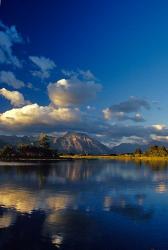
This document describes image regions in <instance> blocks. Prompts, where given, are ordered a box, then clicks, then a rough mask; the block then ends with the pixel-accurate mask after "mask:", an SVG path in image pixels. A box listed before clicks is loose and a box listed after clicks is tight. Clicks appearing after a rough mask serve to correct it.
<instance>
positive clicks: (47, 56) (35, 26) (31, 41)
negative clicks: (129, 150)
mask: <svg viewBox="0 0 168 250" xmlns="http://www.w3.org/2000/svg"><path fill="white" fill-rule="evenodd" d="M167 11H168V3H167V1H147V0H146V1H142V0H141V1H139V0H138V1H110V0H104V1H101V0H98V1H88V0H85V1H79V0H78V1H77V0H74V1H73V0H72V1H64V0H62V1H57V0H50V1H47V0H43V1H38V0H37V1H33V0H29V1H19V0H13V1H10V0H2V3H1V7H0V20H1V24H0V104H1V105H0V132H1V134H2V133H7V134H10V133H12V134H13V133H16V134H31V133H39V132H41V131H43V130H45V131H46V132H47V133H57V132H65V131H68V130H75V131H82V132H87V133H89V134H91V135H93V136H97V137H99V138H100V140H102V141H103V142H105V143H107V144H110V145H114V144H118V143H120V142H125V141H129V142H134V141H139V142H141V143H145V142H147V141H150V140H152V139H157V140H163V141H167V135H168V129H167V112H168V99H167V92H168V84H167V79H168V71H167V68H168V15H167ZM130 107H131V108H130ZM132 107H133V108H132ZM29 116H31V117H29ZM30 118H31V119H30ZM156 125H157V126H156Z"/></svg>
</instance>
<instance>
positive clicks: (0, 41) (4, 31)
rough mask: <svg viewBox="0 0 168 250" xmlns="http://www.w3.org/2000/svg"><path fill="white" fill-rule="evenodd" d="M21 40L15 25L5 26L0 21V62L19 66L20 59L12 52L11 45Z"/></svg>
mask: <svg viewBox="0 0 168 250" xmlns="http://www.w3.org/2000/svg"><path fill="white" fill-rule="evenodd" d="M22 42H23V39H22V37H21V35H20V34H19V33H18V32H17V30H16V27H15V26H11V27H7V26H6V25H4V24H3V23H2V22H0V63H1V64H12V65H14V66H16V67H21V66H22V64H21V62H20V60H19V59H18V58H17V57H16V56H15V55H14V54H13V46H14V45H15V44H19V43H22Z"/></svg>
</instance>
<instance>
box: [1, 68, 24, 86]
mask: <svg viewBox="0 0 168 250" xmlns="http://www.w3.org/2000/svg"><path fill="white" fill-rule="evenodd" d="M0 82H1V83H5V84H7V85H9V86H12V87H13V88H15V89H19V88H22V87H25V84H24V82H23V81H21V80H18V79H17V78H16V77H15V75H14V74H13V73H12V72H11V71H1V72H0Z"/></svg>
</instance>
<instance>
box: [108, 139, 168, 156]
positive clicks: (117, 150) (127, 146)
mask: <svg viewBox="0 0 168 250" xmlns="http://www.w3.org/2000/svg"><path fill="white" fill-rule="evenodd" d="M152 145H157V146H162V145H164V146H165V147H166V148H168V143H167V142H159V141H155V140H151V141H150V142H149V143H148V144H143V145H141V144H137V143H121V144H120V145H118V146H115V147H113V148H112V150H111V151H112V153H114V154H125V153H133V152H134V151H135V150H136V149H137V148H140V149H141V150H142V151H143V152H145V151H146V150H147V149H148V148H149V147H150V146H152Z"/></svg>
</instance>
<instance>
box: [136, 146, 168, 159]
mask: <svg viewBox="0 0 168 250" xmlns="http://www.w3.org/2000/svg"><path fill="white" fill-rule="evenodd" d="M133 155H134V156H150V157H168V149H167V148H166V147H165V146H157V145H154V146H150V147H149V148H148V149H147V150H146V151H145V152H142V150H141V149H140V148H137V149H136V150H135V152H134V153H133Z"/></svg>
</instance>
